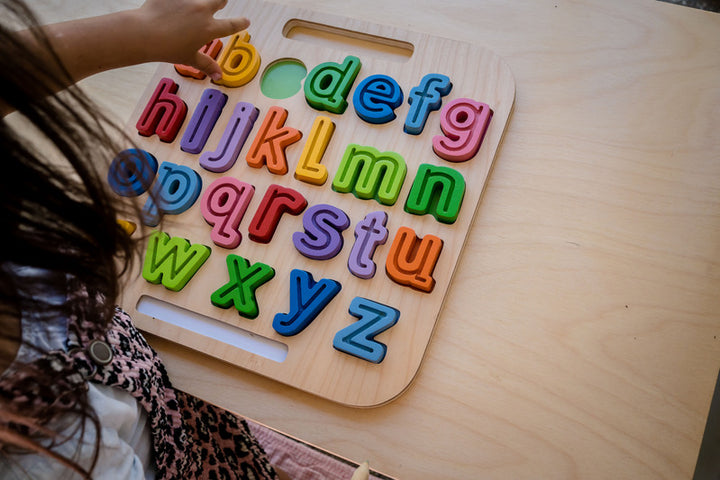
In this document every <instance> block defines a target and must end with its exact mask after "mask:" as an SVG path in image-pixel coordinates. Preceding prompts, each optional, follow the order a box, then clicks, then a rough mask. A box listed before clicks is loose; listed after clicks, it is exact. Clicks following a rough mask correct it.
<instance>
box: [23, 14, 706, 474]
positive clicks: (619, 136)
mask: <svg viewBox="0 0 720 480" xmlns="http://www.w3.org/2000/svg"><path fill="white" fill-rule="evenodd" d="M31 3H32V4H34V5H36V6H37V7H38V8H39V9H40V13H41V15H42V18H44V19H45V20H47V21H55V20H62V19H67V18H73V17H76V16H81V15H89V14H97V13H105V12H107V11H110V9H121V8H124V7H128V6H133V5H136V4H139V3H141V2H140V0H123V1H116V2H97V1H95V0H84V1H81V0H64V1H57V2H52V4H50V2H46V1H42V0H33V1H32V2H31ZM279 3H286V4H290V5H294V6H298V7H302V8H309V9H313V10H317V11H325V12H327V13H332V14H337V15H343V16H350V17H355V18H358V19H362V20H368V21H372V22H374V23H383V24H388V25H391V26H396V27H400V28H403V29H408V30H417V31H423V32H428V33H430V34H432V35H437V36H445V37H449V38H453V39H457V40H463V41H470V42H475V43H478V44H480V45H483V46H485V47H487V48H489V49H491V50H493V51H495V52H496V53H498V54H499V55H500V56H502V57H503V58H504V59H505V60H506V62H507V63H508V65H509V66H510V68H511V70H512V71H513V74H514V75H515V79H516V83H517V92H516V100H515V110H514V114H513V116H512V118H511V120H510V125H509V128H508V130H507V132H506V135H505V138H504V141H503V144H502V146H501V148H500V151H499V154H498V157H497V159H496V163H495V169H494V171H493V172H492V174H491V177H490V180H489V182H488V185H487V189H486V191H485V195H484V198H483V199H482V201H481V204H480V206H479V208H478V211H477V214H476V217H475V222H474V226H473V228H472V230H471V232H470V235H469V238H468V242H467V244H466V247H465V252H464V254H463V256H462V258H461V264H460V267H459V269H458V270H457V272H456V274H455V277H454V280H453V285H452V286H451V292H450V294H449V297H448V299H447V302H446V305H445V308H444V310H443V312H442V313H441V316H440V319H439V321H438V325H437V328H436V331H435V334H434V337H433V339H432V341H431V342H430V346H429V349H428V352H427V355H426V358H425V361H424V363H423V365H422V366H421V368H420V371H419V373H418V375H417V378H416V379H415V381H414V382H413V384H412V385H411V387H410V388H409V389H408V391H406V392H405V393H404V394H403V395H402V396H400V397H399V398H398V399H396V400H395V401H393V402H392V403H390V404H388V405H385V406H382V407H378V408H373V409H366V410H358V409H351V408H346V407H342V406H339V405H336V404H334V403H331V402H329V401H326V400H322V399H319V398H316V397H314V396H311V395H309V394H305V393H302V392H300V391H298V390H295V389H293V388H290V387H286V386H283V385H281V384H279V383H277V382H274V381H272V380H268V379H265V378H262V377H260V376H258V375H255V374H253V373H250V372H247V371H244V370H240V369H237V368H234V367H231V366H228V365H225V364H223V363H221V362H219V361H216V360H213V359H210V358H208V357H205V356H203V355H200V354H197V353H194V352H192V351H189V350H187V349H185V348H183V347H179V346H177V345H174V344H172V343H170V342H167V341H163V340H161V339H158V338H151V340H152V343H153V344H154V345H155V346H156V347H157V348H158V350H159V351H160V353H161V354H162V356H163V357H164V359H165V361H166V362H167V364H168V367H169V370H170V374H171V377H172V378H173V380H174V381H175V383H176V384H177V386H179V387H180V388H182V389H185V390H187V391H189V392H191V393H194V394H196V395H199V396H201V397H203V398H205V399H206V400H208V401H211V402H214V403H217V404H219V405H221V406H223V407H226V408H228V409H231V410H233V411H236V412H238V413H241V414H243V415H246V416H248V417H250V418H252V419H255V420H257V421H259V422H261V423H264V424H267V425H269V426H271V427H274V428H276V429H279V430H281V431H284V432H287V433H289V434H291V435H294V436H297V437H299V438H302V439H304V440H306V441H309V442H311V443H314V444H317V445H319V446H321V447H323V448H327V449H329V450H331V451H334V452H336V453H338V454H340V455H343V456H346V457H349V458H351V459H354V460H357V461H362V460H364V459H369V460H370V462H371V465H372V466H373V467H374V468H376V469H378V470H380V471H382V472H384V473H387V474H389V475H393V476H396V477H398V478H401V479H413V480H414V479H426V478H427V479H439V478H442V479H456V478H457V479H469V478H498V479H507V478H513V479H524V478H528V479H531V478H532V479H536V478H583V479H587V478H633V479H645V478H648V479H651V478H652V479H657V478H667V479H678V478H690V477H691V476H692V473H693V470H694V466H695V461H696V459H697V454H698V449H699V446H700V442H701V439H702V434H703V430H704V426H705V420H706V416H707V412H708V408H709V405H710V400H711V396H712V392H713V387H714V385H715V381H716V378H717V374H718V368H719V367H720V318H719V316H720V133H719V130H718V129H719V128H720V55H718V48H719V47H720V15H719V14H715V13H708V12H703V11H699V10H694V9H691V8H686V7H681V6H676V5H671V4H667V3H661V2H657V1H650V0H646V1H634V2H626V1H623V0H605V1H595V2H589V1H588V2H583V1H576V2H575V1H567V0H524V1H515V2H506V1H500V0H492V1H484V2H475V1H472V0H465V1H447V2H441V3H440V2H437V1H435V0H390V1H388V0H363V1H362V2H337V1H332V0H305V1H301V0H297V1H292V0H284V1H282V2H279ZM437 5H442V7H438V6H437ZM154 69H155V66H154V65H142V66H138V67H132V68H127V69H123V70H120V71H116V72H113V73H109V74H102V75H99V76H97V77H93V78H90V79H87V80H86V81H84V82H82V84H83V85H84V86H85V87H86V88H87V91H88V92H90V93H91V94H92V95H93V96H94V97H95V98H97V99H98V100H99V101H100V103H101V104H103V105H105V106H107V107H108V108H109V109H111V110H112V112H113V114H114V115H115V116H116V117H117V118H118V119H119V120H120V121H122V122H125V121H126V120H128V118H129V115H130V112H131V111H132V109H133V107H134V105H135V104H136V103H137V101H138V98H139V95H140V94H141V93H142V91H143V90H144V88H145V86H146V85H147V83H148V81H149V79H150V77H151V76H152V74H153V72H154Z"/></svg>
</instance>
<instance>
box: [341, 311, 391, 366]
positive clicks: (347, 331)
mask: <svg viewBox="0 0 720 480" xmlns="http://www.w3.org/2000/svg"><path fill="white" fill-rule="evenodd" d="M348 312H349V313H350V315H352V316H354V317H357V318H358V319H359V320H358V321H356V322H355V323H353V324H351V325H349V326H347V327H345V328H343V329H342V330H340V331H338V332H337V333H336V334H335V338H334V339H333V347H334V348H335V349H336V350H339V351H341V352H344V353H347V354H350V355H352V356H354V357H357V358H360V359H362V360H367V361H368V362H371V363H380V362H382V361H383V359H384V358H385V354H386V352H387V347H386V346H385V344H383V343H380V342H378V341H377V340H375V337H376V336H377V335H379V334H381V333H382V332H384V331H385V330H387V329H389V328H390V327H392V326H393V325H395V324H396V323H397V321H398V319H399V318H400V312H399V311H398V310H396V309H394V308H392V307H389V306H387V305H383V304H382V303H378V302H374V301H372V300H368V299H367V298H363V297H355V298H353V299H352V301H351V302H350V307H349V308H348Z"/></svg>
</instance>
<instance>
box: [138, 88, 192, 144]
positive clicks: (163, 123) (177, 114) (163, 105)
mask: <svg viewBox="0 0 720 480" xmlns="http://www.w3.org/2000/svg"><path fill="white" fill-rule="evenodd" d="M177 90H178V84H177V83H175V82H174V81H173V80H171V79H169V78H161V79H160V82H158V86H157V87H156V88H155V92H154V93H153V94H152V96H151V97H150V100H148V103H147V105H146V106H145V109H144V110H143V113H142V115H140V118H139V119H138V121H137V123H136V124H135V127H136V128H137V131H138V133H139V134H140V135H142V136H144V137H149V136H151V135H152V134H154V133H156V134H157V136H158V138H160V140H162V141H163V142H168V143H169V142H172V141H173V140H175V136H176V135H177V133H178V130H180V126H181V125H182V123H183V120H185V115H187V105H186V104H185V102H184V101H183V99H182V98H180V97H179V96H177V95H175V92H177Z"/></svg>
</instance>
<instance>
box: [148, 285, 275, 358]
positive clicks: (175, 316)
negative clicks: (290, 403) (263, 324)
mask: <svg viewBox="0 0 720 480" xmlns="http://www.w3.org/2000/svg"><path fill="white" fill-rule="evenodd" d="M135 308H136V309H137V311H138V312H140V313H144V314H145V315H148V316H150V317H153V318H154V319H155V320H157V321H160V322H165V323H169V324H171V325H175V326H176V327H180V328H183V329H185V330H189V331H191V332H194V333H196V334H198V335H202V336H204V337H208V338H212V339H213V340H217V341H219V342H222V343H224V344H226V345H230V346H232V347H235V348H239V349H241V350H245V351H246V352H250V353H253V354H255V355H259V356H261V357H265V358H267V359H270V360H273V361H275V362H283V361H284V360H285V358H287V354H288V346H287V345H285V344H284V343H282V342H278V341H276V340H272V339H270V338H266V337H263V336H262V335H258V334H256V333H253V332H250V331H248V330H245V329H243V328H240V327H235V326H232V325H228V324H227V323H224V322H221V321H220V320H216V319H214V318H211V317H208V316H205V315H201V314H199V313H196V312H193V311H191V310H188V309H186V308H183V307H179V306H177V305H173V304H172V303H169V302H165V301H163V300H160V299H158V298H155V297H151V296H149V295H142V296H140V298H139V299H138V302H137V305H136V307H135Z"/></svg>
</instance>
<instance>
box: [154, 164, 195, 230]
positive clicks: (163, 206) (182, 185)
mask: <svg viewBox="0 0 720 480" xmlns="http://www.w3.org/2000/svg"><path fill="white" fill-rule="evenodd" d="M201 189H202V179H201V178H200V175H199V174H198V173H197V172H196V171H195V170H193V169H192V168H190V167H186V166H184V165H175V164H174V163H170V162H163V163H162V164H160V169H159V171H158V178H157V181H156V182H155V183H154V184H153V186H152V188H151V194H150V195H149V196H148V199H147V200H146V201H145V205H144V206H143V209H142V221H143V223H144V224H145V225H149V226H151V227H154V226H156V225H157V224H158V223H160V216H161V215H163V214H165V213H169V214H171V215H178V214H180V213H182V212H184V211H185V210H187V209H188V208H190V207H192V205H193V204H194V203H195V201H196V200H197V199H198V197H199V196H200V190H201Z"/></svg>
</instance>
